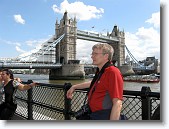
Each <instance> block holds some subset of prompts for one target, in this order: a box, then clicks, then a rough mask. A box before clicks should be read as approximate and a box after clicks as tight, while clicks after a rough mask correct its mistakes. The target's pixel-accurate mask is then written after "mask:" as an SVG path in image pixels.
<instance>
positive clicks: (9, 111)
mask: <svg viewBox="0 0 169 129" xmlns="http://www.w3.org/2000/svg"><path fill="white" fill-rule="evenodd" d="M16 108H17V105H16V104H14V105H10V104H6V103H2V104H1V105H0V120H9V119H10V118H11V117H12V116H13V114H14V113H15V110H16Z"/></svg>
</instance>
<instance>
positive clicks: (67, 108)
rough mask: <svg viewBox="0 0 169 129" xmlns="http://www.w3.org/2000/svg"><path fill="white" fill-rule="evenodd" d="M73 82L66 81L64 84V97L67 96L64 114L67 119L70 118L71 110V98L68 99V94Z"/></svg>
mask: <svg viewBox="0 0 169 129" xmlns="http://www.w3.org/2000/svg"><path fill="white" fill-rule="evenodd" d="M71 86H72V85H71V83H65V84H64V98H65V110H64V116H65V120H70V119H71V118H70V113H69V112H70V110H71V99H68V98H67V96H66V94H67V91H68V90H69V89H70V87H71Z"/></svg>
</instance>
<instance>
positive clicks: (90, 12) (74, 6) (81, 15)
mask: <svg viewBox="0 0 169 129" xmlns="http://www.w3.org/2000/svg"><path fill="white" fill-rule="evenodd" d="M52 9H53V11H54V12H56V13H60V14H63V13H64V12H65V11H68V12H69V13H68V15H69V16H70V17H74V16H76V18H77V19H79V20H90V19H92V18H101V17H102V14H103V13H104V9H103V8H99V9H97V8H96V7H95V6H90V5H85V4H84V3H83V2H80V1H78V2H74V3H69V2H68V1H67V0H64V1H63V2H62V3H61V4H60V7H58V6H57V5H53V6H52ZM79 10H80V11H79Z"/></svg>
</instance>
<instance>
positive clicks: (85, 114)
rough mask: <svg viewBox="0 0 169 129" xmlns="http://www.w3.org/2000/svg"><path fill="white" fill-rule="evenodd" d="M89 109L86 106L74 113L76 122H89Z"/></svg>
mask: <svg viewBox="0 0 169 129" xmlns="http://www.w3.org/2000/svg"><path fill="white" fill-rule="evenodd" d="M90 113H91V110H90V107H89V105H88V104H86V105H83V106H82V107H81V109H80V110H78V111H77V112H75V113H74V117H75V118H76V119H77V120H90Z"/></svg>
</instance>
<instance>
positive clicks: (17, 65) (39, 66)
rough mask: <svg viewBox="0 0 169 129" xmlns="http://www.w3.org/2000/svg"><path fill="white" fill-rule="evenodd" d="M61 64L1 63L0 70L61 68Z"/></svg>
mask: <svg viewBox="0 0 169 129" xmlns="http://www.w3.org/2000/svg"><path fill="white" fill-rule="evenodd" d="M61 67H62V64H33V63H32V64H31V63H1V64H0V68H10V69H42V68H43V69H52V68H61Z"/></svg>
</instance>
